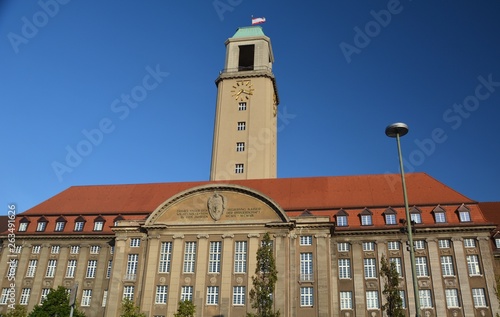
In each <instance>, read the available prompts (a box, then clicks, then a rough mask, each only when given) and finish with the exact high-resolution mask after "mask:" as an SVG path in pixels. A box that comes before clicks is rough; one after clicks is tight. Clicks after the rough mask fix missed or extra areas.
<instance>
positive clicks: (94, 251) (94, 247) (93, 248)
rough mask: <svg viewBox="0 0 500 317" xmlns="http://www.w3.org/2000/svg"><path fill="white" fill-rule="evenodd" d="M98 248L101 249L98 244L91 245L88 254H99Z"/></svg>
mask: <svg viewBox="0 0 500 317" xmlns="http://www.w3.org/2000/svg"><path fill="white" fill-rule="evenodd" d="M100 250H101V247H100V246H98V245H91V246H90V254H99V251H100Z"/></svg>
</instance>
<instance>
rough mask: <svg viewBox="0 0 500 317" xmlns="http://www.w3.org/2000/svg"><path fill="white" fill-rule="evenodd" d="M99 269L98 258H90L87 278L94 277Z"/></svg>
mask: <svg viewBox="0 0 500 317" xmlns="http://www.w3.org/2000/svg"><path fill="white" fill-rule="evenodd" d="M96 269H97V260H89V261H88V262H87V275H86V276H85V277H86V278H94V277H95V271H96Z"/></svg>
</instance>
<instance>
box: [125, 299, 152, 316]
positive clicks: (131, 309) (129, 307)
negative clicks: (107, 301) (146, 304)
mask: <svg viewBox="0 0 500 317" xmlns="http://www.w3.org/2000/svg"><path fill="white" fill-rule="evenodd" d="M121 311H122V313H121V315H120V317H146V315H145V314H143V313H141V312H140V308H139V307H138V306H136V305H135V304H134V302H133V301H131V300H130V299H128V298H124V299H123V301H122V308H121Z"/></svg>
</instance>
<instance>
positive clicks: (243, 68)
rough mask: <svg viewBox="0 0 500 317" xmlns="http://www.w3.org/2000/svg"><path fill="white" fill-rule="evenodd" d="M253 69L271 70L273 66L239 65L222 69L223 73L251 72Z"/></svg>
mask: <svg viewBox="0 0 500 317" xmlns="http://www.w3.org/2000/svg"><path fill="white" fill-rule="evenodd" d="M251 71H268V72H270V71H271V67H268V66H254V65H252V66H239V67H233V68H224V69H223V70H221V72H220V73H221V74H222V73H236V72H251Z"/></svg>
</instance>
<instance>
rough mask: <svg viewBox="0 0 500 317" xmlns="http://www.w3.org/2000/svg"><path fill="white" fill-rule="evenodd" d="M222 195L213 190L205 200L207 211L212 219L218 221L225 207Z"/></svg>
mask: <svg viewBox="0 0 500 317" xmlns="http://www.w3.org/2000/svg"><path fill="white" fill-rule="evenodd" d="M225 205H226V202H225V199H224V196H222V195H220V194H219V193H217V192H215V193H214V194H213V195H212V197H210V198H209V199H208V201H207V207H208V213H209V214H210V217H212V219H213V220H215V221H218V220H219V219H220V217H221V216H222V214H223V213H224V210H225V209H226V206H225Z"/></svg>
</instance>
